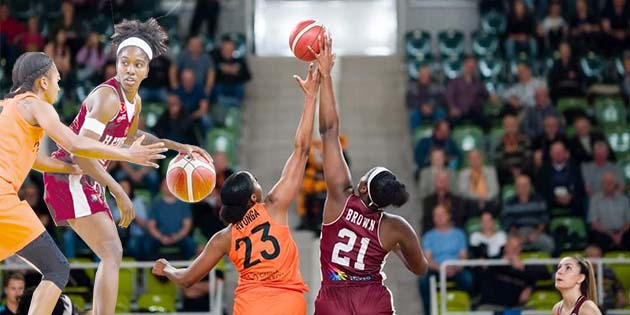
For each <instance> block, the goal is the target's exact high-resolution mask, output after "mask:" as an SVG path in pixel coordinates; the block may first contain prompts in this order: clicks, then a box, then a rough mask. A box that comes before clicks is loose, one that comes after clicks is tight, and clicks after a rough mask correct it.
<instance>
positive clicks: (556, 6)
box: [538, 0, 568, 52]
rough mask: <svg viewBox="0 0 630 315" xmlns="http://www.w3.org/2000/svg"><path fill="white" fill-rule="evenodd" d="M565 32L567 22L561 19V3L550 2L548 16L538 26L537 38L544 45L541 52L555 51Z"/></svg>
mask: <svg viewBox="0 0 630 315" xmlns="http://www.w3.org/2000/svg"><path fill="white" fill-rule="evenodd" d="M567 31H568V25H567V22H566V21H565V20H564V18H563V17H562V3H561V2H560V1H559V0H556V1H552V2H551V4H550V5H549V14H548V15H547V16H546V17H545V18H544V19H543V20H542V22H541V23H540V24H539V25H538V36H540V38H542V39H543V44H544V47H543V51H545V52H552V51H555V50H556V49H557V48H558V44H559V43H560V41H561V40H562V39H564V37H565V36H566V34H567Z"/></svg>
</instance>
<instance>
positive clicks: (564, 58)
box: [548, 42, 584, 103]
mask: <svg viewBox="0 0 630 315" xmlns="http://www.w3.org/2000/svg"><path fill="white" fill-rule="evenodd" d="M548 82H549V84H550V90H551V99H552V100H553V102H554V103H555V102H557V101H558V98H560V97H576V96H580V95H583V94H584V92H583V90H582V89H583V87H582V84H583V75H582V70H581V69H580V65H579V64H578V61H577V60H576V59H575V58H573V57H572V56H571V45H569V43H567V42H562V43H561V44H560V59H558V60H556V62H554V64H553V67H552V68H551V70H550V71H549V77H548Z"/></svg>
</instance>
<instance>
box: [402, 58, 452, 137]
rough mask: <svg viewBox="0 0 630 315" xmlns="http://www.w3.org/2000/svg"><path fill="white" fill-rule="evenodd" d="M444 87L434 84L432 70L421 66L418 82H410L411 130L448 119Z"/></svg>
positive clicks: (408, 93) (408, 100)
mask: <svg viewBox="0 0 630 315" xmlns="http://www.w3.org/2000/svg"><path fill="white" fill-rule="evenodd" d="M444 92H445V90H444V87H443V86H442V85H440V84H437V83H435V82H433V78H432V73H431V68H429V67H428V66H421V67H420V69H419V70H418V81H417V82H413V81H412V82H410V84H409V90H408V91H407V108H408V109H409V119H410V124H409V125H410V126H411V129H412V130H413V129H415V128H417V127H420V126H423V125H427V124H433V123H435V122H436V121H439V120H442V119H444V118H446V113H445V112H444V109H443V108H442V106H443V105H444Z"/></svg>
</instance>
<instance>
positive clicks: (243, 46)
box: [222, 32, 247, 59]
mask: <svg viewBox="0 0 630 315" xmlns="http://www.w3.org/2000/svg"><path fill="white" fill-rule="evenodd" d="M222 37H223V38H229V39H231V40H232V41H234V44H235V45H234V54H233V57H234V58H235V59H238V58H243V57H245V56H246V55H247V41H246V39H245V34H243V33H238V32H232V33H228V34H225V35H223V36H222Z"/></svg>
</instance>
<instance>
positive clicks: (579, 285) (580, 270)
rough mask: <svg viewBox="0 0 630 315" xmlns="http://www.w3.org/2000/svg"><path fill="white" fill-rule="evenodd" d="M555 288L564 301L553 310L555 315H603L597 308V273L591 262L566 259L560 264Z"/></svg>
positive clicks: (571, 258) (575, 257)
mask: <svg viewBox="0 0 630 315" xmlns="http://www.w3.org/2000/svg"><path fill="white" fill-rule="evenodd" d="M555 278H556V280H555V286H556V289H558V291H560V294H562V301H560V302H558V303H556V305H554V306H553V309H552V310H551V313H552V314H553V315H601V314H602V312H601V311H600V310H599V307H597V304H596V303H597V288H596V284H595V271H594V270H593V265H591V262H590V261H588V260H586V259H584V258H582V257H579V256H571V257H564V258H562V259H561V260H560V263H558V269H557V270H556V277H555Z"/></svg>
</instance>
